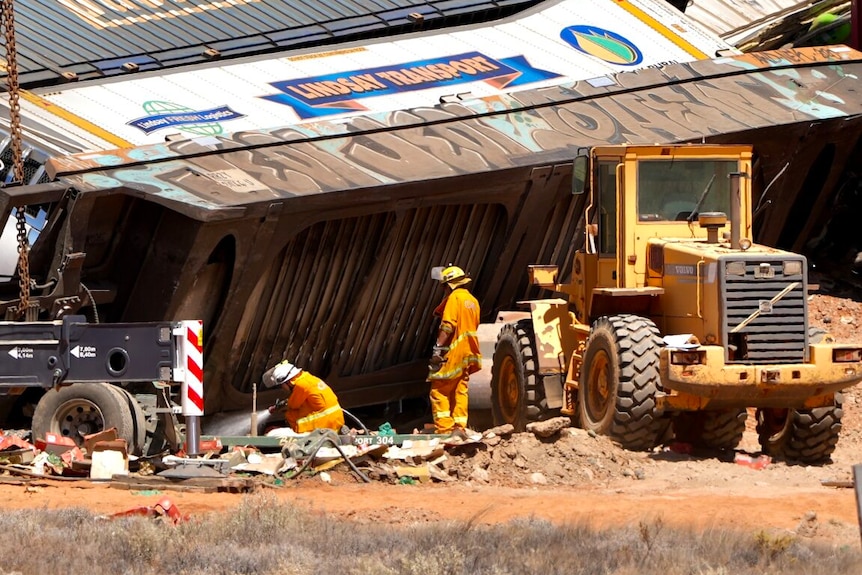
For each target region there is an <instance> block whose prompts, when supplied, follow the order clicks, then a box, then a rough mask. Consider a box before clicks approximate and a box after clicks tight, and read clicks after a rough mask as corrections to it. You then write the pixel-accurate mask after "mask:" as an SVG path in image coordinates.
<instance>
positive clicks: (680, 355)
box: [670, 350, 706, 365]
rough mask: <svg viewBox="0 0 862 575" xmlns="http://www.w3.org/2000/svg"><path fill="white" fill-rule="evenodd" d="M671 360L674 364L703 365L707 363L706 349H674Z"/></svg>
mask: <svg viewBox="0 0 862 575" xmlns="http://www.w3.org/2000/svg"><path fill="white" fill-rule="evenodd" d="M670 362H671V363H672V364H673V365H703V364H705V363H706V352H705V351H702V350H700V351H698V350H694V351H672V352H670Z"/></svg>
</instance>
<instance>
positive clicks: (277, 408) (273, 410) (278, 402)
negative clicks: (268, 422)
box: [268, 399, 287, 413]
mask: <svg viewBox="0 0 862 575" xmlns="http://www.w3.org/2000/svg"><path fill="white" fill-rule="evenodd" d="M285 405H287V400H286V399H279V400H276V402H275V404H274V405H270V406H269V408H268V409H269V412H270V413H276V412H278V411H281V410H282V409H284V406H285Z"/></svg>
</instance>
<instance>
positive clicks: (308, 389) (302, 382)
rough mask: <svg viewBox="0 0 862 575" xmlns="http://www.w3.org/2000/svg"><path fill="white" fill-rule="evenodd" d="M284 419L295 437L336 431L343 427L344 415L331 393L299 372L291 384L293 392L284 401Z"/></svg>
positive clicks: (326, 386) (310, 376)
mask: <svg viewBox="0 0 862 575" xmlns="http://www.w3.org/2000/svg"><path fill="white" fill-rule="evenodd" d="M285 419H286V420H287V423H288V425H290V427H291V429H293V430H294V431H295V432H297V433H306V432H309V431H312V430H315V429H334V430H336V431H339V430H340V429H341V427H342V426H343V425H344V412H342V411H341V406H340V405H338V398H337V397H336V396H335V392H334V391H332V389H331V388H330V387H329V386H328V385H326V382H324V381H323V380H322V379H320V378H319V377H315V376H313V375H311V374H310V373H308V372H307V371H303V372H302V373H300V374H299V375H297V376H296V377H295V378H294V380H293V391H292V392H291V393H290V397H289V398H288V399H287V411H286V412H285Z"/></svg>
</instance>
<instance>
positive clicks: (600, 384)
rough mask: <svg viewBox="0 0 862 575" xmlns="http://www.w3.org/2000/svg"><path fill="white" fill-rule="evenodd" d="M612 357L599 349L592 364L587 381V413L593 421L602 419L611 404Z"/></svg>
mask: <svg viewBox="0 0 862 575" xmlns="http://www.w3.org/2000/svg"><path fill="white" fill-rule="evenodd" d="M610 367H611V361H610V357H608V354H607V352H606V351H605V350H598V351H597V352H596V354H595V355H594V356H593V360H592V362H591V365H590V371H589V374H590V375H589V381H588V382H587V390H586V391H587V393H586V396H587V397H586V405H585V407H586V408H587V415H588V416H589V417H590V419H591V420H592V421H601V420H602V419H603V418H604V416H605V414H606V413H607V411H608V409H609V407H610V404H611V400H612V397H611V381H610Z"/></svg>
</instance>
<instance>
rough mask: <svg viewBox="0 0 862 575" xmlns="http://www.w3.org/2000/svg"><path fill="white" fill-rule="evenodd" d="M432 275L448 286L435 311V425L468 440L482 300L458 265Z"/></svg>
mask: <svg viewBox="0 0 862 575" xmlns="http://www.w3.org/2000/svg"><path fill="white" fill-rule="evenodd" d="M431 277H432V279H436V280H438V281H440V282H441V283H442V284H443V285H444V286H446V297H445V298H444V299H443V301H442V302H441V303H440V305H438V306H437V308H436V309H435V310H434V315H435V316H439V317H440V327H439V329H438V332H437V341H436V345H435V346H434V351H433V354H432V356H431V359H430V361H429V364H428V369H429V372H428V381H430V382H431V411H432V416H433V418H434V428H435V430H436V432H437V433H441V434H447V433H451V434H452V436H453V437H457V438H459V439H467V433H466V429H467V403H468V387H469V383H468V382H469V381H470V374H472V373H476V372H477V371H479V370H480V369H481V368H482V355H481V353H480V352H479V337H478V333H477V331H478V329H479V302H478V301H477V300H476V298H475V297H473V294H471V293H470V291H469V290H468V289H467V287H466V286H467V284H469V283H470V281H471V278H470V277H469V276H468V275H467V274H465V273H464V270H462V269H461V268H459V267H458V266H453V265H451V264H450V265H449V266H448V267H445V268H434V269H433V270H432V271H431Z"/></svg>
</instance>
